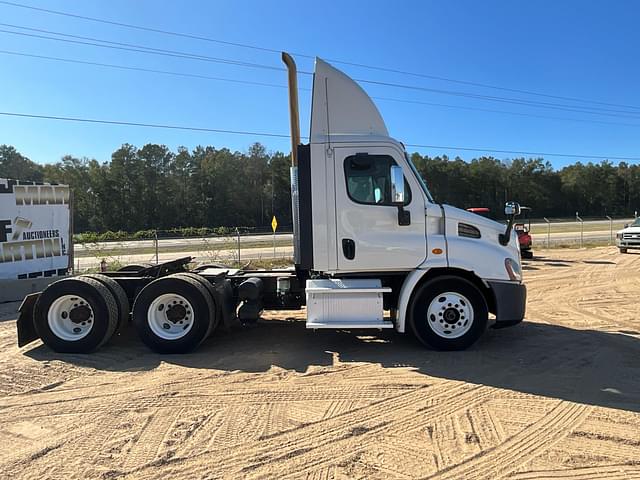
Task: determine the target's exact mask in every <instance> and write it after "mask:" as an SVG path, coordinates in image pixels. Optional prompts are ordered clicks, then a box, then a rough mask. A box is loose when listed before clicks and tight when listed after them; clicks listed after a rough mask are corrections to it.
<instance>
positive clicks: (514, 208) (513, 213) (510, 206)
mask: <svg viewBox="0 0 640 480" xmlns="http://www.w3.org/2000/svg"><path fill="white" fill-rule="evenodd" d="M504 214H505V215H506V216H507V217H517V216H518V215H520V204H519V203H518V202H507V203H505V204H504Z"/></svg>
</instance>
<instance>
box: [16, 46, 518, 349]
mask: <svg viewBox="0 0 640 480" xmlns="http://www.w3.org/2000/svg"><path fill="white" fill-rule="evenodd" d="M282 56H283V61H284V62H285V64H286V65H287V68H288V75H289V103H290V117H291V139H292V155H291V156H292V167H291V192H292V209H293V211H292V213H293V219H294V263H295V268H292V269H282V270H261V271H243V270H235V269H227V268H206V267H205V268H201V269H196V270H194V271H188V269H187V264H188V263H189V262H190V260H191V258H190V257H186V258H181V259H177V260H175V261H172V262H167V263H164V264H161V265H156V266H153V267H148V268H139V269H135V268H129V269H126V271H120V272H107V273H104V274H99V275H81V276H79V277H75V278H69V279H64V280H60V281H58V282H55V283H53V284H52V285H50V286H49V287H48V288H46V289H45V290H44V291H43V292H41V293H37V294H33V295H30V296H27V297H26V298H25V300H24V302H23V304H22V306H21V307H20V314H19V318H18V323H17V328H18V343H19V345H20V346H22V345H25V344H27V343H29V342H31V341H34V340H36V339H38V338H40V339H42V341H43V342H44V343H45V344H47V345H48V346H50V347H51V348H53V349H54V350H56V351H61V352H90V351H93V350H95V349H97V348H99V347H100V346H101V345H103V344H104V343H106V342H107V341H108V340H109V339H110V338H111V336H112V335H113V334H114V332H115V331H116V330H117V329H118V328H120V327H121V326H122V325H123V324H124V323H126V322H129V321H131V322H132V323H133V324H134V326H135V328H136V330H137V331H138V333H139V336H140V338H141V339H142V341H143V342H144V343H146V344H147V345H148V346H149V347H150V348H152V349H153V350H155V351H158V352H162V353H181V352H187V351H191V350H193V349H194V348H196V347H197V346H198V345H199V344H200V343H201V342H202V341H204V340H205V339H206V338H207V337H209V336H210V335H212V334H215V332H216V330H217V329H218V328H220V327H224V326H225V325H227V326H228V325H229V324H230V323H231V322H233V321H235V320H236V319H239V320H240V321H241V322H252V321H256V320H257V319H258V318H259V316H260V314H261V312H262V311H263V310H276V309H277V310H283V309H301V308H302V307H304V306H305V305H306V307H307V327H308V328H310V329H318V328H339V329H385V328H390V329H395V330H396V331H397V332H399V333H406V332H411V333H413V334H414V335H416V336H417V337H418V339H419V340H420V341H421V342H423V343H424V344H425V345H428V346H430V347H433V348H436V349H443V350H458V349H464V348H467V347H468V346H470V345H471V344H473V343H474V342H475V341H476V340H477V339H478V338H479V337H480V336H481V335H482V333H483V332H484V331H485V329H486V328H487V326H488V324H489V323H490V320H489V314H490V313H492V314H494V316H495V319H494V320H492V321H493V322H494V326H496V327H502V326H510V325H514V324H516V323H518V322H520V321H522V319H523V317H524V312H525V301H526V288H525V286H524V284H523V283H522V273H521V265H520V252H519V246H518V240H517V236H516V234H515V232H513V222H514V217H515V216H516V215H518V214H519V206H518V205H517V204H516V203H509V204H507V205H506V207H505V214H506V215H507V217H508V218H509V222H508V224H507V226H506V227H505V226H504V225H502V224H500V223H497V222H494V221H492V220H489V219H487V218H483V217H481V216H479V215H476V214H474V213H471V212H467V211H464V210H461V209H457V208H454V207H451V206H448V205H443V204H440V203H438V202H436V201H435V200H434V199H433V197H432V196H431V194H430V193H429V190H428V189H427V186H426V185H425V183H424V182H423V180H422V178H421V177H420V175H419V174H418V172H417V170H416V168H415V166H414V165H413V164H412V163H411V160H410V159H409V157H408V155H407V153H406V151H405V149H404V146H403V144H402V143H400V142H399V141H398V140H395V139H393V138H392V137H390V136H389V133H388V132H387V128H386V125H385V123H384V120H383V119H382V117H381V115H380V113H379V112H378V109H377V108H376V106H375V104H374V103H373V102H372V101H371V99H370V98H369V96H368V95H367V94H366V93H365V92H364V90H363V89H362V88H360V86H359V85H358V84H357V83H356V82H354V81H353V80H352V79H350V78H349V77H348V76H346V75H345V74H344V73H342V72H340V71H339V70H337V69H335V68H334V67H332V66H331V65H329V64H328V63H326V62H324V61H322V60H321V59H316V63H315V72H314V81H313V92H312V114H311V128H310V135H309V143H308V144H306V145H302V144H301V143H300V133H299V122H298V100H297V82H296V79H297V73H296V67H295V63H294V61H293V59H292V58H291V57H290V56H289V55H288V54H286V53H283V55H282ZM384 311H389V312H390V314H389V315H388V316H386V317H385V316H384V313H383V312H384Z"/></svg>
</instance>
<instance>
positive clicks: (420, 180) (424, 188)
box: [404, 151, 436, 203]
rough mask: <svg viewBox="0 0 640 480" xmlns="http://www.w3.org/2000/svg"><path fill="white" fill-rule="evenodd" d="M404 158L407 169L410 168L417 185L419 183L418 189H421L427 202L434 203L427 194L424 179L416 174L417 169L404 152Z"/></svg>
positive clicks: (428, 193) (429, 193) (427, 190)
mask: <svg viewBox="0 0 640 480" xmlns="http://www.w3.org/2000/svg"><path fill="white" fill-rule="evenodd" d="M404 158H405V160H406V161H407V163H408V164H409V167H411V170H412V171H413V174H414V175H415V176H416V178H417V179H418V183H420V187H422V191H423V192H424V193H425V195H426V196H427V198H428V199H429V201H430V202H431V203H436V201H435V200H434V199H433V197H432V196H431V192H429V189H428V188H427V184H426V183H425V181H424V179H423V178H422V175H420V172H418V169H417V168H416V166H415V165H414V164H413V162H412V161H411V159H410V158H409V155H408V154H407V152H406V151H405V152H404Z"/></svg>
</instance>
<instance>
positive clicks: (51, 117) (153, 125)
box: [0, 112, 308, 138]
mask: <svg viewBox="0 0 640 480" xmlns="http://www.w3.org/2000/svg"><path fill="white" fill-rule="evenodd" d="M0 115H3V116H7V117H22V118H38V119H44V120H61V121H65V122H80V123H99V124H105V125H123V126H128V127H148V128H164V129H171V130H190V131H194V132H211V133H228V134H233V135H251V136H256V137H275V138H291V137H290V136H289V135H281V134H277V133H265V132H250V131H244V130H226V129H221V128H205V127H186V126H181V125H165V124H159V123H141V122H126V121H121V120H100V119H96V118H79V117H62V116H58V115H36V114H30V113H16V112H0ZM302 138H308V137H302Z"/></svg>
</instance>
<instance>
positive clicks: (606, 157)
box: [404, 143, 640, 161]
mask: <svg viewBox="0 0 640 480" xmlns="http://www.w3.org/2000/svg"><path fill="white" fill-rule="evenodd" d="M404 145H405V147H413V148H437V149H443V150H463V151H468V152H490V153H509V154H518V155H534V156H539V157H566V158H589V159H596V160H631V161H637V160H640V157H615V156H610V155H581V154H578V153H549V152H528V151H521V150H496V149H493V148H478V147H453V146H451V145H420V144H415V143H405V144H404Z"/></svg>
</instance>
